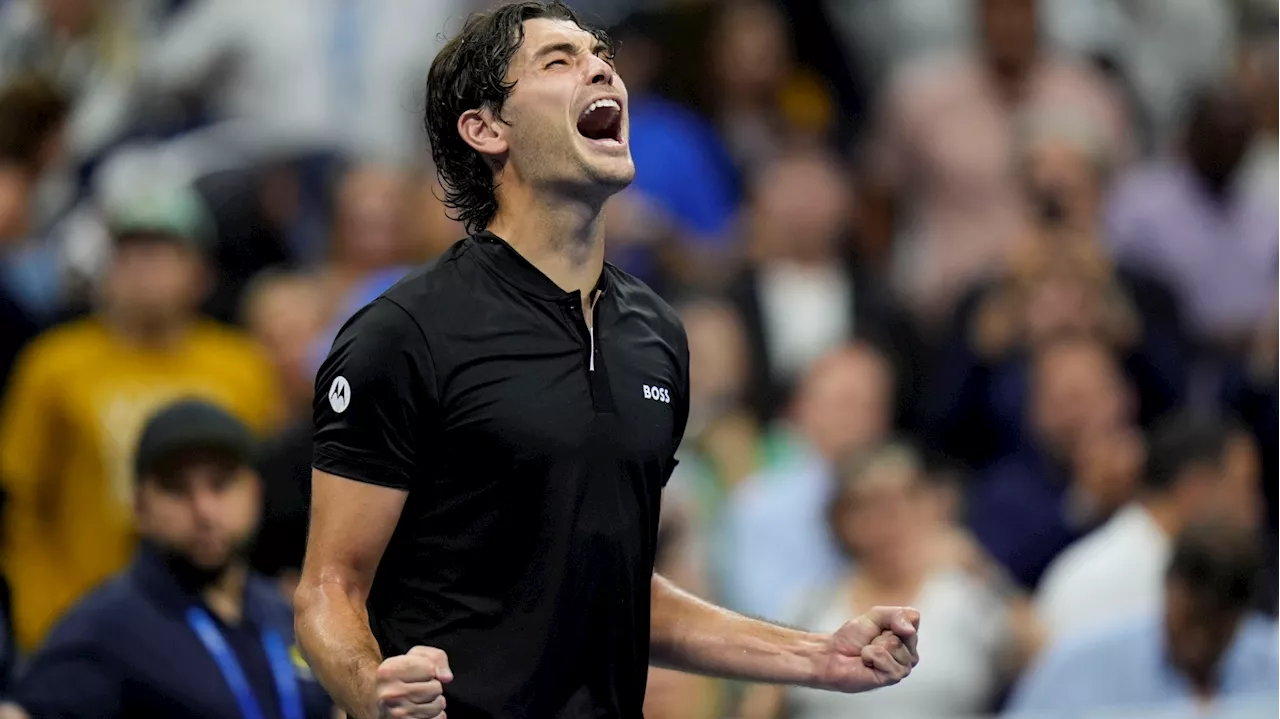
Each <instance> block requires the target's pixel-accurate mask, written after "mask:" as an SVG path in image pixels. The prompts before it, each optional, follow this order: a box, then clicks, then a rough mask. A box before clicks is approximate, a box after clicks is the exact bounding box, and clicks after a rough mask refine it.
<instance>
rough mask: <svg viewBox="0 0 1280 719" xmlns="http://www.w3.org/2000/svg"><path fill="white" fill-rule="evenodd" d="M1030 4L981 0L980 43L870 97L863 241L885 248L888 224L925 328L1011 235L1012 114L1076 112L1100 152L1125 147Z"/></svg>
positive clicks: (1090, 83) (1121, 123) (1118, 113)
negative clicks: (875, 116) (872, 123)
mask: <svg viewBox="0 0 1280 719" xmlns="http://www.w3.org/2000/svg"><path fill="white" fill-rule="evenodd" d="M1036 5H1037V3H1036V2H1035V0H982V1H981V2H979V3H978V12H979V16H978V18H979V22H978V27H979V29H980V30H979V32H980V37H981V39H982V43H983V44H982V48H981V50H980V51H979V52H978V53H976V54H974V55H972V56H962V57H959V58H949V59H948V60H947V61H945V62H944V61H942V60H940V59H930V60H923V61H921V63H919V64H916V65H913V66H911V67H908V68H907V69H906V70H904V71H903V72H902V73H900V75H899V76H898V77H897V78H896V79H895V80H893V81H892V83H891V85H890V87H889V89H888V91H887V93H886V97H885V98H884V100H883V101H882V108H881V113H880V114H881V119H880V123H881V127H880V131H879V136H878V137H877V138H875V139H874V140H873V144H872V147H873V148H874V150H873V157H872V162H873V164H874V165H875V167H876V171H875V173H874V175H873V177H872V178H871V179H872V180H873V186H872V188H871V190H872V192H871V193H870V195H871V205H872V209H873V212H872V214H871V216H870V217H869V220H870V221H871V222H870V224H869V227H870V228H871V229H873V230H874V231H878V232H879V234H880V236H879V237H876V236H874V235H875V232H873V233H872V234H873V236H872V237H871V238H870V239H871V240H873V241H874V242H876V243H880V244H881V245H882V246H883V247H886V248H887V247H888V246H889V245H888V241H887V240H888V238H887V237H884V235H886V234H888V233H889V232H890V231H891V230H890V227H891V225H892V226H894V227H896V228H897V233H896V234H897V237H895V238H894V242H893V248H894V254H895V257H894V258H892V259H893V264H894V265H895V269H894V276H895V278H896V284H897V286H898V287H899V288H900V290H901V291H902V292H903V293H904V294H905V296H906V297H907V298H908V299H909V301H910V303H911V306H912V309H913V310H914V311H915V313H916V314H917V316H919V317H920V318H921V319H922V320H924V321H925V322H926V323H927V324H928V325H929V327H931V328H936V327H937V326H938V325H939V324H940V323H941V322H943V321H944V320H945V319H946V317H947V316H948V314H949V312H950V310H951V308H952V305H953V303H954V302H955V301H956V300H957V299H958V298H959V296H960V294H961V293H962V292H964V291H965V290H966V289H968V287H969V286H970V285H971V284H972V283H973V282H974V281H976V280H978V279H980V278H982V277H983V276H985V274H986V272H987V271H988V270H989V268H991V267H992V266H993V265H995V264H996V262H997V261H998V260H999V258H1001V257H1002V256H1003V254H1004V252H1005V251H1006V249H1007V248H1008V247H1009V245H1010V244H1011V243H1012V242H1014V241H1015V240H1016V239H1017V238H1018V237H1019V235H1020V233H1021V232H1022V225H1023V221H1024V218H1023V216H1022V215H1023V208H1022V205H1021V195H1020V192H1019V187H1018V177H1017V173H1016V162H1015V157H1014V155H1015V148H1014V142H1013V138H1014V126H1015V123H1016V121H1017V118H1018V117H1020V116H1022V115H1024V114H1028V113H1033V112H1036V113H1039V112H1043V113H1047V114H1052V115H1060V116H1064V117H1074V118H1079V119H1078V122H1080V123H1081V124H1084V125H1087V126H1088V127H1090V128H1092V129H1093V131H1094V132H1096V133H1097V135H1098V136H1099V137H1100V138H1103V140H1104V143H1105V148H1106V150H1105V152H1106V153H1107V154H1108V155H1116V156H1119V157H1121V158H1123V157H1125V155H1126V153H1127V148H1128V145H1129V142H1128V135H1127V124H1126V117H1125V113H1124V111H1123V108H1122V104H1121V101H1120V99H1119V97H1118V95H1117V94H1116V93H1115V92H1114V90H1112V89H1111V88H1110V87H1109V86H1108V85H1106V84H1105V82H1104V81H1103V80H1102V79H1101V78H1099V77H1098V76H1096V75H1095V74H1093V73H1092V72H1091V71H1090V70H1089V69H1088V68H1087V67H1085V66H1081V65H1079V64H1077V63H1075V62H1073V61H1072V60H1071V59H1070V58H1063V57H1059V56H1055V55H1052V54H1050V53H1048V52H1047V51H1045V50H1043V49H1042V47H1041V44H1040V42H1039V38H1038V16H1037V12H1036ZM891 216H896V217H894V219H897V220H898V221H897V222H894V223H889V222H886V219H887V218H888V217H891Z"/></svg>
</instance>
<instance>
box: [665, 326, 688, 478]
mask: <svg viewBox="0 0 1280 719" xmlns="http://www.w3.org/2000/svg"><path fill="white" fill-rule="evenodd" d="M678 329H679V338H678V339H679V341H678V343H677V344H676V363H677V365H678V372H679V377H680V385H679V386H678V387H677V388H676V408H675V410H676V415H675V422H674V423H673V424H672V430H671V461H670V462H669V463H668V464H667V471H666V476H665V477H664V478H663V483H664V484H665V483H666V482H667V481H669V480H670V479H671V473H672V472H674V471H675V469H676V465H677V464H679V463H680V460H678V459H676V451H677V450H679V449H680V443H681V442H682V441H683V440H684V430H685V428H686V427H687V426H688V424H689V338H688V336H687V335H686V334H685V330H684V325H683V324H680V325H678Z"/></svg>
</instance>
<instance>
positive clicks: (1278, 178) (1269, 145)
mask: <svg viewBox="0 0 1280 719" xmlns="http://www.w3.org/2000/svg"><path fill="white" fill-rule="evenodd" d="M1269 12H1270V13H1272V15H1273V17H1272V20H1271V30H1270V32H1267V33H1263V34H1261V36H1260V37H1250V38H1249V39H1248V40H1247V41H1246V42H1245V45H1244V47H1243V48H1242V50H1241V52H1240V58H1239V65H1240V67H1239V74H1240V77H1241V85H1242V86H1243V87H1244V89H1245V91H1246V92H1247V93H1248V96H1249V102H1250V105H1251V106H1252V107H1253V117H1254V127H1256V128H1257V130H1258V134H1257V135H1256V136H1255V137H1254V140H1253V144H1252V145H1251V146H1250V147H1249V152H1248V154H1246V156H1245V161H1244V162H1245V164H1244V167H1243V169H1241V171H1240V173H1241V177H1240V184H1241V189H1242V190H1243V191H1244V192H1245V193H1248V194H1251V195H1256V196H1257V197H1259V198H1262V199H1266V200H1272V201H1275V200H1276V199H1277V198H1278V197H1280V160H1277V157H1278V156H1280V98H1278V97H1277V93H1278V92H1280V77H1277V74H1278V71H1280V67H1278V65H1280V60H1278V59H1277V57H1278V56H1280V52H1278V50H1280V48H1277V37H1276V30H1275V23H1276V20H1275V17H1274V14H1275V12H1276V8H1274V7H1272V8H1270V9H1269Z"/></svg>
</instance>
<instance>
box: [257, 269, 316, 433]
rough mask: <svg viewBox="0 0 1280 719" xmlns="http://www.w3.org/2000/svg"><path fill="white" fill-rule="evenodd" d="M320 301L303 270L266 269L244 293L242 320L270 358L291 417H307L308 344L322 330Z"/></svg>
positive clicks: (311, 385) (311, 387)
mask: <svg viewBox="0 0 1280 719" xmlns="http://www.w3.org/2000/svg"><path fill="white" fill-rule="evenodd" d="M324 304H325V303H324V294H323V292H322V291H321V288H320V287H319V283H318V282H316V280H315V279H314V278H312V277H308V276H306V275H304V274H301V273H290V272H283V271H270V270H269V271H267V272H264V273H263V274H262V275H260V276H258V277H257V278H255V279H254V281H253V282H252V283H251V284H250V285H249V287H248V288H247V289H246V291H245V296H244V300H243V305H244V308H243V316H242V317H241V324H243V325H244V327H245V328H246V329H247V330H248V331H249V333H250V334H252V335H253V336H254V338H255V339H257V340H258V344H260V345H262V347H263V348H264V349H266V351H267V356H268V357H270V358H271V363H272V365H273V366H274V367H275V370H276V376H277V377H278V378H279V380H280V387H281V389H282V390H283V394H284V408H283V409H284V413H285V417H286V419H289V420H293V419H298V418H302V417H306V418H307V421H308V422H310V421H311V420H310V417H311V400H312V398H313V397H315V371H314V369H313V367H312V362H311V356H310V354H309V348H310V347H311V343H312V342H313V341H314V340H315V337H316V335H317V334H319V332H320V330H321V328H322V322H323V318H324V314H323V307H324Z"/></svg>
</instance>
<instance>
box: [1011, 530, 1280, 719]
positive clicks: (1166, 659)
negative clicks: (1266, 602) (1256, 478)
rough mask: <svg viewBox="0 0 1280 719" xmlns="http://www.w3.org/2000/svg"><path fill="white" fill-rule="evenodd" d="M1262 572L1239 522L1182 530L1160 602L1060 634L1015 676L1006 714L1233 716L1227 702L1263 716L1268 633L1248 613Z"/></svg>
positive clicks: (1272, 666) (1271, 656)
mask: <svg viewBox="0 0 1280 719" xmlns="http://www.w3.org/2000/svg"><path fill="white" fill-rule="evenodd" d="M1261 571H1262V558H1261V556H1260V555H1259V552H1258V541H1257V538H1256V536H1255V535H1254V534H1253V532H1252V531H1250V530H1249V529H1248V528H1247V527H1245V526H1242V525H1240V524H1238V523H1237V522H1235V521H1233V520H1225V521H1220V522H1210V523H1197V524H1193V525H1190V526H1188V527H1186V528H1185V529H1184V530H1183V531H1182V532H1181V533H1180V534H1179V536H1178V538H1177V540H1176V542H1175V544H1174V546H1173V550H1172V557H1171V558H1170V559H1169V561H1168V563H1167V569H1166V570H1165V578H1164V582H1163V585H1164V586H1163V591H1162V595H1163V597H1162V601H1158V602H1157V606H1155V607H1152V608H1151V609H1150V610H1149V611H1148V612H1147V613H1146V614H1144V615H1143V616H1140V617H1138V618H1136V619H1135V618H1129V619H1127V620H1125V621H1124V622H1122V623H1121V622H1117V623H1115V624H1114V625H1108V627H1107V628H1105V629H1099V630H1096V631H1093V632H1085V633H1083V634H1075V635H1072V636H1071V637H1069V638H1066V639H1064V640H1063V641H1062V642H1061V643H1060V644H1058V645H1057V646H1055V647H1054V648H1053V649H1051V650H1050V651H1049V653H1048V654H1047V655H1046V656H1045V657H1044V658H1043V659H1042V660H1041V661H1040V663H1039V665H1038V666H1037V667H1035V669H1034V670H1033V671H1032V672H1031V673H1030V674H1029V675H1028V676H1027V677H1025V678H1024V679H1023V681H1022V683H1021V686H1020V687H1019V688H1018V690H1017V692H1016V693H1015V695H1014V699H1013V702H1012V707H1011V713H1013V714H1016V715H1018V716H1027V717H1035V718H1036V719H1053V718H1055V717H1064V718H1065V717H1071V718H1072V719H1075V718H1076V717H1081V716H1095V715H1099V714H1101V713H1102V712H1104V711H1107V712H1109V713H1106V716H1108V717H1118V716H1132V717H1152V716H1191V715H1193V714H1195V715H1200V714H1203V712H1204V710H1205V709H1206V708H1207V707H1214V708H1215V709H1219V710H1222V712H1223V714H1222V716H1233V714H1231V709H1232V708H1233V706H1235V707H1237V708H1240V709H1242V711H1241V716H1259V717H1261V716H1269V715H1270V712H1274V711H1275V700H1276V692H1277V689H1280V687H1278V686H1277V680H1276V677H1277V675H1278V674H1280V660H1278V659H1277V653H1278V650H1277V644H1276V631H1277V630H1276V625H1275V623H1274V622H1273V621H1271V620H1270V619H1268V618H1264V617H1261V616H1254V615H1252V614H1251V613H1250V611H1249V609H1250V607H1251V604H1252V601H1253V598H1254V597H1253V595H1254V594H1255V593H1256V592H1257V591H1258V585H1259V582H1260V580H1259V575H1260V573H1261ZM1091 586H1092V587H1093V588H1094V589H1101V588H1103V587H1102V586H1101V585H1091ZM1249 709H1251V710H1252V711H1248V710H1249ZM1121 712H1123V713H1121ZM1164 712H1167V714H1166V713H1164Z"/></svg>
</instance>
